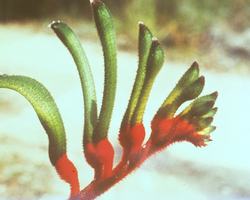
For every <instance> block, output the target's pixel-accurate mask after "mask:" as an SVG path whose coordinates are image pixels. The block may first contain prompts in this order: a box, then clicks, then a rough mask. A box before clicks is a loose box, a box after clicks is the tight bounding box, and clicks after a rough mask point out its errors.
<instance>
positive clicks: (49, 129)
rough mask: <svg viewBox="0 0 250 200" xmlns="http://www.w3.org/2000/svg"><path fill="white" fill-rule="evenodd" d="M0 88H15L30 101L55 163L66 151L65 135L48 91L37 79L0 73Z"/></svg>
mask: <svg viewBox="0 0 250 200" xmlns="http://www.w3.org/2000/svg"><path fill="white" fill-rule="evenodd" d="M0 88H8V89H11V90H15V91H17V92H18V93H20V94H21V95H23V96H24V97H25V98H26V99H27V100H28V101H29V102H30V103H31V105H32V106H33V108H34V110H35V111H36V113H37V116H38V118H39V120H40V121H41V124H42V125H43V127H44V129H45V130H46V133H47V135H48V137H49V157H50V161H51V163H52V164H53V165H55V162H56V161H57V159H59V158H60V156H61V155H62V154H64V153H65V152H66V136H65V130H64V126H63V121H62V118H61V115H60V113H59V110H58V108H57V106H56V104H55V102H54V99H53V97H52V96H51V94H50V93H49V91H48V90H47V89H46V88H45V87H44V86H43V85H42V84H41V83H39V82H38V81H36V80H34V79H31V78H29V77H24V76H7V75H0Z"/></svg>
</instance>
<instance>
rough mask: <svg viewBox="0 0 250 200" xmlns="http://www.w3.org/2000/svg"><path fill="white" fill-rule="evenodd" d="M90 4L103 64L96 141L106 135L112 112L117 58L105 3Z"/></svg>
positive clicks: (113, 34)
mask: <svg viewBox="0 0 250 200" xmlns="http://www.w3.org/2000/svg"><path fill="white" fill-rule="evenodd" d="M91 6H92V8H93V15H94V20H95V23H96V28H97V31H98V34H99V37H100V40H101V44H102V48H103V54H104V64H105V79H104V92H103V100H102V107H101V111H100V115H99V119H98V122H97V124H96V126H95V129H94V135H93V139H94V141H95V142H98V141H100V140H102V139H104V138H106V137H107V134H108V129H109V124H110V120H111V116H112V112H113V107H114V101H115V92H116V76H117V58H116V39H115V31H114V25H113V20H112V17H111V14H110V12H109V10H108V8H107V7H106V6H105V4H104V3H103V2H101V1H99V0H93V1H91Z"/></svg>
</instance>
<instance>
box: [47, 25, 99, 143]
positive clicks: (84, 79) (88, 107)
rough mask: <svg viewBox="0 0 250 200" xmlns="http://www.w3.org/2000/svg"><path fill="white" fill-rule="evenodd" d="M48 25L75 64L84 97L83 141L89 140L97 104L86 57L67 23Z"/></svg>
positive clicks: (95, 119)
mask: <svg viewBox="0 0 250 200" xmlns="http://www.w3.org/2000/svg"><path fill="white" fill-rule="evenodd" d="M50 27H51V28H52V29H53V30H54V32H55V33H56V34H57V36H58V37H59V39H60V40H61V41H62V42H63V44H64V45H65V46H66V47H67V49H68V50H69V52H70V53H71V55H72V57H73V59H74V61H75V64H76V66H77V70H78V74H79V77H80V81H81V86H82V93H83V98H84V141H85V142H91V141H92V135H93V129H94V126H95V124H96V121H97V108H96V107H97V106H96V92H95V84H94V80H93V75H92V72H91V69H90V65H89V62H88V59H87V57H86V55H85V52H84V50H83V48H82V46H81V43H80V41H79V39H78V38H77V36H76V35H75V33H74V32H73V30H72V29H71V28H70V27H69V26H68V25H67V24H65V23H63V22H60V21H55V22H52V23H51V24H50Z"/></svg>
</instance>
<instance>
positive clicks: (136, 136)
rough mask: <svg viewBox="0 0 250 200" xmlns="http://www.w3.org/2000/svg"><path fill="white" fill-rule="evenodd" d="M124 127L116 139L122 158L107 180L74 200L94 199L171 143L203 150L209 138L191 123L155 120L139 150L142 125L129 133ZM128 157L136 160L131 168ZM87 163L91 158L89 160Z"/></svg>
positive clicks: (92, 185) (142, 131) (180, 119)
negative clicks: (134, 156)
mask: <svg viewBox="0 0 250 200" xmlns="http://www.w3.org/2000/svg"><path fill="white" fill-rule="evenodd" d="M128 127H129V126H127V128H126V129H124V128H123V129H122V131H124V130H126V132H122V131H121V132H120V135H119V140H120V142H121V144H122V146H123V148H124V152H125V153H126V156H123V157H122V160H121V161H120V163H119V164H118V165H117V166H116V167H115V169H114V170H113V172H112V175H111V176H110V177H108V178H105V179H102V180H94V181H93V182H91V183H90V184H89V185H88V186H87V187H86V188H84V189H83V190H82V191H81V192H80V194H79V196H78V198H80V199H81V200H93V199H95V198H96V197H97V196H99V195H100V194H102V193H104V192H105V191H107V190H108V189H109V188H111V187H112V186H114V185H115V184H116V183H118V182H119V181H120V180H122V179H123V178H124V177H126V176H127V175H128V174H130V173H131V172H132V171H134V170H135V169H136V168H138V167H139V166H140V165H141V164H142V163H143V162H144V161H145V160H146V159H148V158H149V157H150V156H151V155H153V154H154V153H156V152H158V151H160V150H161V149H163V148H165V147H167V146H168V145H170V144H172V143H174V142H179V141H189V142H191V143H193V144H194V145H196V146H204V145H206V144H205V140H207V139H208V138H209V136H204V135H201V134H199V133H198V132H197V131H196V128H195V127H194V126H193V125H192V124H191V123H189V122H188V121H187V120H184V119H182V118H180V117H175V118H172V119H161V118H155V119H154V120H153V121H152V134H151V137H150V138H149V140H148V141H147V142H146V144H145V145H144V146H142V143H143V139H144V136H145V130H144V127H143V125H142V124H136V125H135V126H133V127H132V128H130V129H129V128H128ZM125 133H126V134H125ZM132 155H136V159H134V160H133V161H134V163H133V164H132V165H127V161H131V156H132ZM96 158H97V157H96ZM91 159H93V158H92V157H91ZM124 159H125V160H124Z"/></svg>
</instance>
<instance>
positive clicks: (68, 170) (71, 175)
mask: <svg viewBox="0 0 250 200" xmlns="http://www.w3.org/2000/svg"><path fill="white" fill-rule="evenodd" d="M55 168H56V171H57V173H58V175H59V176H60V177H61V179H62V180H64V181H66V182H67V183H69V184H70V189H71V193H70V196H71V198H72V197H75V196H76V195H78V194H79V192H80V187H79V181H78V173H77V169H76V168H75V166H74V164H73V163H72V162H71V161H70V160H69V159H68V157H67V155H66V154H63V155H62V156H61V157H60V158H59V159H58V160H57V161H56V163H55Z"/></svg>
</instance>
